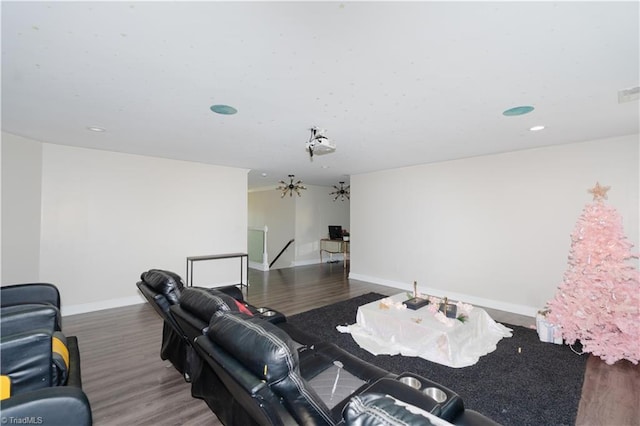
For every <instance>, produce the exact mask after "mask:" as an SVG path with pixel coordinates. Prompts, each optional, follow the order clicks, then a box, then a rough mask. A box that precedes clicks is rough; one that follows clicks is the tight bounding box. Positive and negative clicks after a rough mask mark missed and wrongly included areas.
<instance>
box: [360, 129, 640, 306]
mask: <svg viewBox="0 0 640 426" xmlns="http://www.w3.org/2000/svg"><path fill="white" fill-rule="evenodd" d="M638 169H639V139H638V135H632V136H627V137H621V138H612V139H606V140H598V141H591V142H586V143H578V144H568V145H562V146H557V147H548V148H540V149H533V150H526V151H518V152H511V153H505V154H499V155H491V156H484V157H477V158H470V159H464V160H457V161H450V162H444V163H438V164H428V165H421V166H415V167H407V168H401V169H394V170H388V171H382V172H377V173H368V174H362V175H356V176H352V178H351V188H352V197H351V223H352V225H351V227H352V229H351V237H352V245H351V259H352V261H351V273H350V277H351V278H356V279H361V280H365V281H371V282H374V283H379V284H385V285H391V286H395V287H398V288H403V289H411V287H412V285H411V283H412V282H413V281H414V280H417V281H418V286H419V289H420V290H421V291H423V292H427V293H430V294H436V295H441V296H444V295H447V296H449V297H452V298H458V299H464V300H466V301H468V302H470V303H475V304H480V305H484V306H488V307H493V308H497V309H502V310H506V311H511V312H517V313H521V314H526V315H533V314H534V313H535V311H536V310H537V309H539V308H541V307H543V306H544V304H545V303H546V301H547V300H549V299H550V298H551V297H552V296H553V295H554V294H555V291H556V288H557V286H558V284H559V283H560V282H561V281H562V277H563V274H564V271H565V269H566V267H567V256H568V253H569V248H570V238H569V235H570V234H571V232H572V231H573V228H574V225H575V223H576V221H577V219H578V217H579V216H580V214H581V213H582V209H583V207H584V206H585V205H586V204H587V203H589V202H590V201H591V200H592V197H591V194H589V193H588V192H587V189H589V188H592V187H593V186H594V185H595V183H596V181H599V182H600V183H601V184H602V185H608V186H611V187H612V188H611V190H610V191H609V193H608V195H609V199H608V203H609V204H611V205H612V206H614V207H615V208H616V209H617V210H618V211H619V212H620V213H621V214H622V216H623V218H624V221H623V225H624V229H625V234H626V235H627V236H628V238H629V239H630V241H631V242H632V243H633V244H635V246H636V250H637V247H638V244H639V241H640V236H639V233H640V226H639V213H638V209H639V207H638V203H639V181H640V179H639V171H638ZM636 264H637V263H636Z"/></svg>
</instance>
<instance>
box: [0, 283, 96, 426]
mask: <svg viewBox="0 0 640 426" xmlns="http://www.w3.org/2000/svg"><path fill="white" fill-rule="evenodd" d="M0 299H1V300H2V307H1V308H0V309H1V312H0V329H1V330H0V334H1V336H2V338H1V339H0V359H1V360H2V362H0V370H1V373H2V376H3V381H4V382H3V387H5V388H4V389H3V394H5V392H6V395H4V396H6V398H5V399H2V401H0V411H2V418H3V423H20V422H22V423H24V422H25V419H26V421H28V422H31V423H32V424H40V425H61V424H74V425H80V426H82V425H91V424H92V415H91V406H90V404H89V400H88V399H87V396H86V395H85V393H84V392H83V391H82V380H81V371H80V351H79V349H78V340H77V338H76V337H75V336H65V335H64V334H63V333H62V332H61V329H62V327H61V326H62V323H61V316H60V295H59V292H58V289H57V288H56V287H55V286H54V285H52V284H47V283H33V284H17V285H12V286H4V287H1V288H0Z"/></svg>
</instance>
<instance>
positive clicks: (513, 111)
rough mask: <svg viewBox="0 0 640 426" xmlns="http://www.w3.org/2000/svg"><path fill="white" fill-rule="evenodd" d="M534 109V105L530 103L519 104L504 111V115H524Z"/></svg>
mask: <svg viewBox="0 0 640 426" xmlns="http://www.w3.org/2000/svg"><path fill="white" fill-rule="evenodd" d="M534 109H535V108H534V107H532V106H529V105H523V106H517V107H513V108H509V109H508V110H506V111H504V112H503V113H502V115H505V116H507V117H513V116H516V115H524V114H529V113H530V112H531V111H533V110H534Z"/></svg>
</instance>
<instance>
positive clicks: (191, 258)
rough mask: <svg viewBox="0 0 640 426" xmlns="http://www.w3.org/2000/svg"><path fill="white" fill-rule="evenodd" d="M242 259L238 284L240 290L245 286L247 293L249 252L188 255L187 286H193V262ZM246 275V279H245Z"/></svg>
mask: <svg viewBox="0 0 640 426" xmlns="http://www.w3.org/2000/svg"><path fill="white" fill-rule="evenodd" d="M233 258H239V259H240V282H239V283H238V284H236V285H239V286H240V290H242V287H243V286H245V287H246V288H247V294H248V293H249V255H248V254H247V253H223V254H211V255H205V256H189V257H187V286H189V287H193V263H194V262H199V261H203V260H219V259H233ZM245 277H246V280H245Z"/></svg>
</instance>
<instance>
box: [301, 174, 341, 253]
mask: <svg viewBox="0 0 640 426" xmlns="http://www.w3.org/2000/svg"><path fill="white" fill-rule="evenodd" d="M332 191H334V189H333V188H331V187H325V186H314V185H307V190H306V191H304V193H303V194H302V197H300V198H297V199H296V247H295V248H296V258H295V264H296V265H305V264H310V263H318V262H320V239H321V238H328V237H329V225H341V226H342V227H343V228H344V229H350V220H349V218H350V202H349V201H340V200H338V201H333V197H334V196H333V195H330V192H332ZM334 257H335V258H336V259H338V258H340V257H341V255H340V254H338V255H334Z"/></svg>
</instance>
